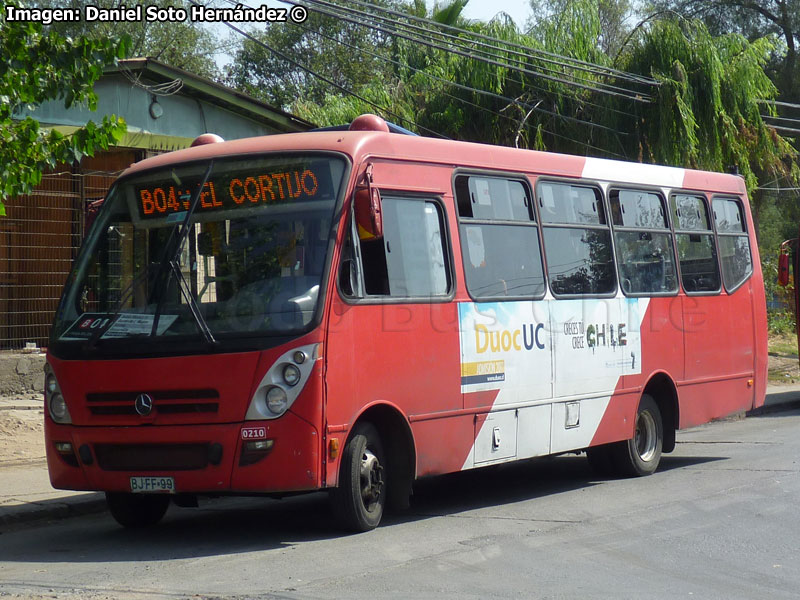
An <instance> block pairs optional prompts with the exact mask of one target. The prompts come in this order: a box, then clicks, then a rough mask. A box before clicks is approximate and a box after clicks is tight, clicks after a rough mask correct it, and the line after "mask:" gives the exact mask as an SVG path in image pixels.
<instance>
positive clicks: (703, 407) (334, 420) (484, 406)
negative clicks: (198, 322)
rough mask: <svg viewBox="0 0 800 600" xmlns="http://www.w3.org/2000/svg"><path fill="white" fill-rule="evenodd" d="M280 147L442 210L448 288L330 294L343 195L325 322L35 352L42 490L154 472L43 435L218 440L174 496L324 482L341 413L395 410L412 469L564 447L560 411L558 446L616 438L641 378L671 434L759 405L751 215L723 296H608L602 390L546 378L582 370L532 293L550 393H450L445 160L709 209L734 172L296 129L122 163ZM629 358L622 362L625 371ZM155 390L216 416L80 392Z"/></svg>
mask: <svg viewBox="0 0 800 600" xmlns="http://www.w3.org/2000/svg"><path fill="white" fill-rule="evenodd" d="M292 151H334V152H339V153H342V154H343V155H345V156H347V157H348V158H349V160H350V161H351V162H352V172H351V176H350V181H349V183H348V188H347V198H348V199H349V198H351V197H352V193H353V190H354V188H355V182H356V181H358V180H359V179H360V178H361V177H362V175H363V173H364V170H365V168H366V166H367V165H368V164H369V165H371V167H372V174H373V178H374V179H373V184H374V185H375V186H376V187H377V188H378V189H380V190H381V194H383V195H391V194H392V193H401V194H410V195H417V196H418V195H424V196H425V197H426V198H431V199H433V200H435V201H437V202H441V205H442V206H443V210H444V215H445V221H446V235H447V244H448V249H449V252H450V254H451V256H450V257H447V260H449V261H451V265H452V279H453V289H452V294H451V296H450V297H448V298H443V299H441V300H440V301H438V300H437V301H433V302H425V303H423V302H392V303H390V302H379V301H349V300H346V299H343V298H342V295H341V294H340V292H339V290H338V288H337V277H336V273H337V265H338V264H339V260H340V256H339V254H340V252H341V247H342V244H343V240H344V236H345V231H346V229H347V226H346V224H347V223H348V222H349V221H348V219H349V202H348V201H345V205H344V210H343V211H342V220H341V226H340V227H339V228H338V236H339V239H338V240H337V244H336V249H335V251H334V255H333V257H332V267H331V270H330V274H329V279H328V283H327V297H326V298H325V303H324V311H323V315H322V322H321V324H320V326H319V327H318V328H317V329H316V330H315V331H313V332H311V333H309V334H307V335H306V336H304V337H302V338H299V339H296V340H293V341H291V342H289V343H287V344H284V345H281V346H279V347H276V348H272V349H269V350H264V351H261V352H249V353H234V354H212V355H196V356H176V357H161V358H141V359H126V360H102V361H68V360H60V359H58V358H57V357H55V356H52V355H50V356H49V358H48V362H49V364H50V365H51V367H52V369H53V372H54V373H55V374H56V377H57V378H58V381H59V383H60V385H61V388H62V391H63V393H64V396H65V398H67V400H68V404H69V409H70V412H71V415H72V419H73V424H72V425H56V424H55V423H53V422H52V420H51V419H50V418H49V416H48V417H47V418H46V439H47V456H48V466H49V469H50V476H51V481H52V483H53V485H54V486H55V487H59V488H68V489H96V490H107V491H126V490H129V489H130V487H129V486H130V482H129V478H130V477H131V476H136V475H148V474H150V473H152V472H156V471H152V470H151V471H146V472H142V471H141V470H103V469H101V468H100V467H99V466H98V464H97V460H95V462H94V464H85V463H84V461H81V462H80V466H78V467H76V466H70V465H69V464H68V463H67V462H66V461H65V460H64V459H63V458H62V457H61V456H60V455H59V454H58V452H56V451H55V449H54V446H53V444H54V442H71V443H72V444H73V446H74V447H75V449H76V450H77V449H78V448H80V447H81V446H88V447H90V448H93V447H94V446H97V445H103V444H106V445H108V444H112V445H113V444H141V445H147V444H156V445H163V444H187V445H191V444H212V443H216V444H220V445H221V447H222V459H221V461H220V462H219V464H216V465H208V466H207V467H205V468H202V469H196V470H183V471H181V470H175V471H170V472H167V471H163V473H164V474H167V475H170V476H173V477H174V478H175V483H176V487H177V489H178V491H179V492H197V493H218V492H241V493H251V492H252V493H259V492H282V491H298V490H311V489H318V488H322V487H330V486H333V485H336V483H337V481H338V470H339V466H340V465H339V456H338V454H337V452H336V451H334V450H333V449H334V448H335V442H338V448H339V449H342V448H344V446H345V444H346V441H347V437H348V435H349V432H350V431H351V428H352V427H353V425H354V424H355V423H356V421H357V420H358V419H359V418H360V416H361V415H363V414H364V413H365V411H367V410H370V409H371V408H374V407H376V406H382V407H385V408H386V409H387V410H390V411H393V412H394V413H396V414H397V415H398V418H400V419H402V420H403V421H405V423H406V424H407V425H408V428H409V429H410V431H411V435H412V443H413V448H412V450H413V454H414V456H415V465H414V473H413V474H414V476H416V477H420V476H425V475H433V474H439V473H447V472H453V471H458V470H461V469H464V468H472V467H475V466H482V465H483V464H493V463H494V462H503V461H505V460H513V459H514V458H524V457H525V456H532V455H539V454H548V453H550V452H557V451H566V450H567V449H569V448H567V446H566V445H568V444H569V443H570V442H569V440H570V439H576V440H578V439H584V438H580V437H574V438H569V437H568V436H569V435H572V434H571V433H569V432H566V433H564V432H563V431H561V429H563V427H562V426H563V414H565V413H564V411H567V410H568V408H567V407H565V404H568V403H578V404H581V403H582V404H581V406H582V407H583V408H582V410H583V411H584V412H583V413H582V414H585V416H586V422H587V423H589V424H587V425H586V426H587V427H593V429H591V430H589V431H588V437H587V438H585V443H582V445H581V446H578V447H576V448H573V449H580V448H582V447H586V446H589V445H596V444H604V443H609V442H614V441H618V440H624V439H629V438H631V437H632V435H633V427H634V421H635V415H636V410H637V407H638V404H639V400H640V398H641V395H642V393H643V392H644V390H645V388H646V386H647V385H648V383H649V382H651V381H653V380H654V379H655V378H658V379H659V380H664V381H667V382H669V385H670V386H671V387H672V389H674V391H675V394H676V397H677V406H676V411H677V419H678V422H677V424H678V425H679V426H680V427H689V426H692V425H697V424H700V423H705V422H708V421H709V420H710V419H713V418H717V417H721V416H723V415H726V414H730V413H732V412H736V411H740V410H748V409H751V408H755V407H758V406H760V405H762V404H763V401H764V395H765V391H766V381H767V379H766V358H767V352H766V303H765V297H764V289H763V284H762V273H761V267H760V262H759V257H758V250H757V245H756V243H755V237H754V235H753V231H754V229H753V223H752V218H751V216H750V214H749V210H746V211H745V214H746V216H747V229H748V232H749V235H750V246H751V252H752V263H753V273H752V275H751V276H750V277H749V278H748V279H747V280H746V281H745V282H744V283H743V284H742V285H741V286H740V287H739V288H738V289H736V290H735V291H733V292H732V293H730V294H728V293H727V292H726V291H725V290H724V289H723V290H722V292H721V293H720V294H718V295H708V296H702V295H701V296H697V295H686V294H685V293H684V292H683V291H680V292H679V293H678V294H676V295H673V296H670V297H654V298H650V299H648V300H646V301H645V300H643V299H628V298H624V297H623V296H622V295H621V293H620V294H618V297H617V298H613V299H608V300H604V302H609V303H610V304H612V305H614V306H616V307H618V308H619V310H623V311H624V310H628V309H630V310H633V311H634V313H635V314H636V315H637V318H638V319H640V322H639V323H636V326H637V327H639V330H638V333H639V336H640V344H641V353H640V355H638V354H637V355H636V356H633V357H632V358H629V357H628V356H627V355H625V356H622V355H620V367H619V377H618V379H617V380H616V383H615V384H613V385H611V387H610V388H609V389H608V390H605V389H600V388H597V389H591V388H587V391H586V392H585V393H581V394H575V393H573V392H570V393H565V394H560V393H559V392H558V390H559V389H560V387H559V386H562V385H564V384H566V383H568V382H566V381H564V380H566V379H569V377H567V376H566V375H569V376H570V377H574V378H575V379H576V380H580V377H581V376H582V374H581V364H580V363H579V362H576V363H575V364H569V363H568V362H565V360H564V359H563V358H562V359H558V356H557V355H554V354H553V352H555V350H553V348H554V345H553V344H556V343H559V342H558V340H559V339H562V338H559V337H558V336H559V335H560V334H561V332H559V331H558V330H557V329H558V326H559V325H560V324H561V322H560V321H557V319H556V316H554V315H556V313H557V311H558V310H560V309H559V308H558V307H559V306H561V307H563V306H565V304H563V303H564V301H561V300H555V299H553V298H552V296H548V297H546V298H545V299H544V300H542V301H533V302H534V303H535V302H541V306H542V307H546V309H547V310H548V311H550V313H549V314H550V315H551V316H550V318H551V324H555V325H556V326H555V327H553V328H552V329H553V330H552V331H550V330H548V331H547V332H546V336H547V344H549V346H548V347H549V350H546V351H542V352H541V353H539V354H532V355H531V356H532V359H531V360H532V361H534V362H532V363H531V365H532V367H531V368H534V367H535V368H537V369H548V368H550V369H553V370H551V371H549V372H550V373H552V374H553V377H552V380H551V381H546V382H542V384H543V385H544V386H545V388H544V389H546V386H547V385H549V386H550V389H551V390H552V393H551V394H550V395H549V396H546V395H544V396H536V397H534V396H529V397H528V396H524V394H523V395H522V396H520V398H519V400H520V401H519V402H518V403H516V404H515V403H514V402H511V401H509V400H508V398H504V397H503V395H502V393H501V391H500V390H480V391H469V390H468V389H467V390H465V389H464V386H463V385H462V368H463V366H462V363H463V362H464V360H465V359H464V348H465V346H464V345H463V344H462V339H461V338H462V336H463V335H465V334H464V332H462V331H460V328H461V321H460V315H461V314H462V311H465V310H466V309H465V308H464V307H466V306H468V305H469V304H470V303H472V300H471V298H470V296H469V293H468V291H467V289H466V286H465V282H464V270H463V265H462V254H461V245H460V242H459V221H458V215H457V214H456V209H455V203H454V199H453V178H454V173H455V170H456V169H466V170H472V171H473V172H474V171H480V172H486V171H487V170H491V171H493V172H495V173H497V174H499V175H502V174H504V173H506V174H508V173H510V174H515V175H516V176H517V177H524V178H527V180H528V181H529V183H530V185H531V188H532V189H534V187H535V186H536V182H537V179H538V178H540V177H548V178H559V179H564V178H568V179H576V180H577V179H583V180H587V179H589V180H591V181H601V182H617V183H618V184H620V185H622V184H626V185H629V186H635V185H650V186H661V187H662V189H665V188H670V189H675V188H681V189H686V190H693V191H701V192H702V193H703V194H704V195H705V197H706V198H708V199H709V201H710V200H711V198H712V197H714V196H715V195H720V194H722V195H726V196H727V197H732V196H735V197H738V198H740V199H742V201H743V202H744V203H745V204H746V203H747V198H746V194H745V189H744V184H743V181H742V180H741V178H738V177H734V176H730V175H723V174H717V173H704V172H696V171H689V170H682V169H668V168H665V167H653V166H650V165H633V164H630V163H617V162H615V161H598V160H596V159H594V160H593V159H587V158H584V157H573V156H564V155H555V154H548V153H542V152H534V151H520V150H516V149H511V148H499V147H493V146H486V145H480V144H469V143H461V142H452V141H445V140H434V139H424V138H416V137H413V136H403V135H397V134H387V133H378V132H320V133H303V134H291V135H276V136H269V137H265V138H257V139H256V138H254V139H250V140H238V141H233V142H226V143H224V144H211V145H206V146H199V147H195V148H190V149H187V150H184V151H180V152H177V153H171V154H165V155H161V156H157V157H155V158H152V159H148V160H146V161H143V162H141V163H138V164H136V165H134V166H133V167H131V169H129V170H128V171H127V173H141V172H142V171H144V170H145V169H148V168H154V167H161V166H166V165H171V164H174V163H175V162H181V161H194V160H200V159H208V158H212V157H218V156H222V155H240V154H247V153H259V152H292ZM659 177H661V178H662V179H663V180H659ZM579 301H580V300H578V301H576V302H579ZM559 303H562V304H559ZM576 306H577V305H576ZM638 308H642V309H643V312H642V313H641V314H639V313H636V312H635V311H636V310H638ZM576 310H577V309H576ZM614 310H617V308H615V309H614ZM562 337H563V336H562ZM309 343H321V344H322V357H321V359H320V360H319V361H318V363H317V364H316V365H315V367H314V370H313V372H312V375H311V377H310V379H309V381H308V382H307V383H306V386H305V388H304V389H303V391H302V393H301V394H300V396H299V398H298V400H297V401H296V402H295V403H294V405H293V406H292V407H291V409H290V410H289V412H288V413H287V414H286V415H284V416H283V417H280V418H277V419H272V420H263V421H245V414H246V413H247V409H248V406H249V403H250V400H251V398H252V397H253V394H254V393H255V391H256V388H257V387H258V385H259V382H261V380H262V378H263V377H264V375H265V373H266V372H267V370H268V369H269V368H270V367H271V366H272V365H273V364H274V363H275V361H276V359H277V358H278V357H279V356H281V355H282V354H284V353H285V352H287V351H289V350H291V349H292V348H293V347H296V346H300V345H302V344H309ZM543 347H544V346H543ZM554 356H555V358H554ZM623 358H624V360H622V359H623ZM559 360H560V361H561V362H558V361H559ZM629 360H630V361H631V367H633V368H632V369H630V368H629V367H627V366H626V365H627V362H625V361H629ZM548 365H550V366H549V367H548ZM580 381H582V380H580ZM170 390H172V391H176V390H177V391H186V390H214V391H215V392H216V394H217V397H218V400H217V403H218V405H219V406H218V409H217V411H216V412H214V413H211V412H197V413H173V414H166V415H165V414H160V413H156V416H155V417H154V418H152V419H149V418H144V419H142V418H141V417H139V416H138V415H133V414H125V415H122V414H105V415H98V414H97V413H96V411H95V412H94V413H93V412H92V402H90V401H88V398H89V397H90V396H91V395H92V394H100V395H101V397H102V394H106V395H108V394H110V393H114V392H125V393H128V394H131V393H134V392H135V393H143V392H152V391H163V392H168V391H170ZM203 393H206V392H203ZM206 395H207V394H206ZM91 397H93V398H95V399H96V398H97V396H91ZM184 401H185V400H181V402H184ZM189 401H191V400H189ZM186 402H188V401H186ZM582 418H583V417H582ZM504 419H505V420H504ZM592 419H595V421H592ZM490 422H492V423H496V424H495V425H491V423H490ZM508 423H514V425H511V426H509V425H508ZM582 424H583V422H582ZM256 425H258V426H263V427H265V428H266V437H267V438H269V439H274V440H275V445H274V448H273V450H272V451H271V452H270V453H269V454H268V455H266V456H265V457H264V458H263V459H262V460H260V461H258V462H256V463H255V464H251V465H244V466H242V465H240V464H239V461H240V457H241V455H242V444H243V440H242V434H241V430H242V428H243V427H251V426H256ZM489 426H491V427H494V428H495V429H496V431H503V432H507V431H509V429H508V427H513V428H514V430H513V433H512V435H513V436H514V440H515V443H516V446H515V448H516V450H515V451H514V452H513V454H511V455H509V456H504V457H503V458H502V459H499V460H496V461H494V460H491V459H489V460H484V459H482V458H480V457H479V449H478V448H477V445H478V440H479V439H483V437H482V436H484V435H485V431H486V429H487V427H489ZM525 427H528V428H529V429H525ZM504 428H505V429H504ZM482 432H483V433H482ZM551 432H556V433H558V434H559V435H562V434H563V435H564V436H566V437H564V438H563V439H564V440H565V441H563V442H561V443H562V444H566V445H562V446H560V445H558V443H557V439H556V437H555V436H554V434H553V436H552V439H551ZM504 435H505V433H504ZM530 436H533V437H534V438H536V440H534V441H531V439H532V438H530V439H529V437H530ZM545 438H546V439H545ZM537 440H538V441H537ZM334 441H335V442H334ZM481 443H483V442H481ZM575 443H579V442H575ZM158 472H161V471H158Z"/></svg>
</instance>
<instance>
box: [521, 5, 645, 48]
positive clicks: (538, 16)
mask: <svg viewBox="0 0 800 600" xmlns="http://www.w3.org/2000/svg"><path fill="white" fill-rule="evenodd" d="M573 4H574V2H573V1H572V0H530V5H531V12H532V14H531V17H530V19H529V21H528V28H529V29H530V30H532V31H536V30H537V29H541V28H542V27H544V26H545V24H546V23H547V22H549V23H551V24H553V23H554V22H557V21H558V20H559V18H560V16H561V15H563V14H564V13H565V11H567V9H568V8H569V7H570V5H573ZM595 6H596V8H597V18H598V21H599V24H600V35H599V36H598V38H597V43H598V45H599V47H600V49H601V50H602V51H603V52H604V53H605V54H606V55H608V56H611V57H613V56H615V55H616V54H617V52H618V51H619V49H620V46H621V45H622V42H623V40H624V39H625V38H626V37H627V35H628V32H629V31H630V25H629V21H630V18H631V17H632V16H633V15H634V14H635V12H636V11H635V10H634V3H633V2H632V0H597V2H595ZM555 25H556V27H557V28H559V29H560V28H561V27H558V24H557V23H555Z"/></svg>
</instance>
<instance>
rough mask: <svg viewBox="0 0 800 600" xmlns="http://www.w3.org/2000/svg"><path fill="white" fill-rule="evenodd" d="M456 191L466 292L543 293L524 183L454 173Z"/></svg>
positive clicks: (480, 296) (484, 295)
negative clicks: (455, 175) (455, 174)
mask: <svg viewBox="0 0 800 600" xmlns="http://www.w3.org/2000/svg"><path fill="white" fill-rule="evenodd" d="M455 195H456V202H457V204H458V213H459V217H460V227H459V230H460V234H461V256H462V259H463V263H464V273H465V277H466V283H467V290H468V291H469V294H470V296H472V298H474V299H475V300H488V299H492V298H503V299H507V298H541V297H542V296H544V290H545V285H544V272H543V269H542V253H541V249H540V247H539V231H538V226H537V225H536V222H535V221H534V219H533V210H532V209H533V207H532V203H531V195H530V193H529V190H528V187H527V185H525V184H524V183H523V182H522V181H519V180H515V179H504V178H500V177H486V176H473V175H458V176H457V177H456V179H455Z"/></svg>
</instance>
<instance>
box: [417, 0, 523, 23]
mask: <svg viewBox="0 0 800 600" xmlns="http://www.w3.org/2000/svg"><path fill="white" fill-rule="evenodd" d="M426 1H427V3H428V6H431V5H432V4H433V2H431V0H426ZM499 12H505V13H507V14H508V15H509V16H510V17H511V18H512V19H514V22H515V23H516V24H517V27H518V28H520V29H523V28H524V27H525V22H526V21H527V20H528V16H529V15H530V14H531V7H530V4H529V2H528V0H470V3H469V4H467V7H466V8H465V9H464V13H463V14H464V16H465V17H466V18H468V19H478V20H481V21H488V20H490V19H491V18H492V17H494V16H495V15H496V14H497V13H499Z"/></svg>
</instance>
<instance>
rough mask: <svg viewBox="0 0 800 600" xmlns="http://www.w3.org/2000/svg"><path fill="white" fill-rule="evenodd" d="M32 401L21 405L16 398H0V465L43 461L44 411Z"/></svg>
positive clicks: (38, 398)
mask: <svg viewBox="0 0 800 600" xmlns="http://www.w3.org/2000/svg"><path fill="white" fill-rule="evenodd" d="M28 398H30V396H29V397H28ZM36 399H37V400H41V397H40V396H37V398H36ZM31 404H32V402H26V403H25V406H24V408H23V407H19V405H20V402H19V397H8V396H6V397H0V467H3V466H10V465H20V464H29V463H31V462H38V461H43V460H44V432H43V429H44V427H43V424H42V423H43V420H44V410H43V409H41V408H39V409H34V408H28V405H31ZM42 406H43V402H42ZM7 407H13V408H7Z"/></svg>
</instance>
